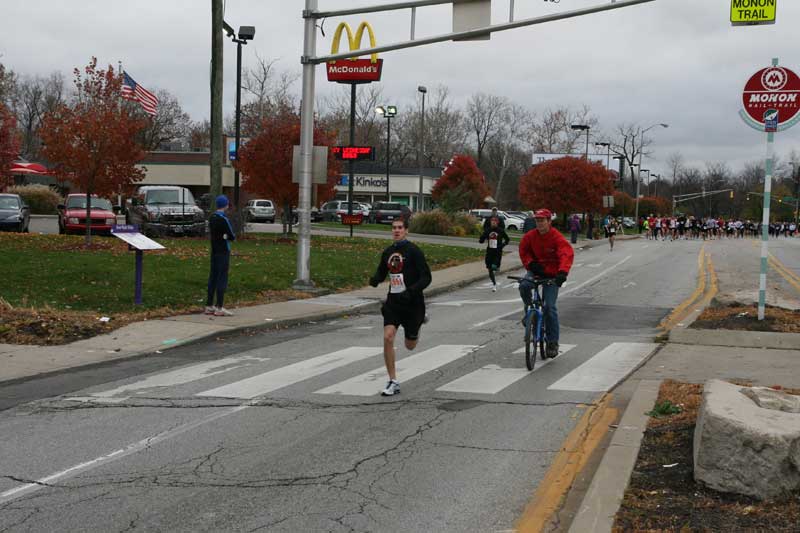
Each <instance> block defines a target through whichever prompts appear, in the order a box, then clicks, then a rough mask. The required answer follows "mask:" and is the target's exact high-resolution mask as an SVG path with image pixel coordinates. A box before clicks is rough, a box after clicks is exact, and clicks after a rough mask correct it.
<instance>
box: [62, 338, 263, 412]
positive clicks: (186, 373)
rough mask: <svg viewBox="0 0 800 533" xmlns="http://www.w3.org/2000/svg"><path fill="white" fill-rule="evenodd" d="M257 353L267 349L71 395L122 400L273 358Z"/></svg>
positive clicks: (86, 398)
mask: <svg viewBox="0 0 800 533" xmlns="http://www.w3.org/2000/svg"><path fill="white" fill-rule="evenodd" d="M256 353H263V348H259V349H258V350H251V351H250V352H245V353H243V354H239V355H237V356H235V357H226V358H224V359H217V360H215V361H207V362H205V363H200V364H196V365H191V366H185V367H182V368H177V369H175V370H171V371H169V372H163V373H161V374H156V375H153V376H149V377H147V378H145V379H142V380H140V381H136V382H134V383H128V384H127V385H120V386H119V387H115V388H113V389H109V390H106V391H102V392H94V393H91V394H90V395H89V396H86V397H70V398H69V399H70V400H85V401H94V402H100V403H120V402H123V401H125V400H127V399H128V398H130V395H131V394H134V393H136V394H140V393H142V392H144V391H146V390H149V389H155V388H161V387H172V386H175V385H183V384H186V383H191V382H192V381H197V380H200V379H205V378H208V377H211V376H216V375H218V374H223V373H225V372H230V371H231V370H236V369H238V368H242V367H245V366H248V365H250V364H254V363H263V362H265V361H269V358H268V357H258V356H257V355H255V354H256ZM248 354H253V355H248ZM123 395H124V396H123Z"/></svg>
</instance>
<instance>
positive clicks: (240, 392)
mask: <svg viewBox="0 0 800 533" xmlns="http://www.w3.org/2000/svg"><path fill="white" fill-rule="evenodd" d="M380 353H383V348H376V347H363V346H352V347H350V348H345V349H344V350H339V351H336V352H333V353H328V354H325V355H320V356H319V357H312V358H311V359H306V360H304V361H300V362H298V363H294V364H291V365H288V366H284V367H281V368H278V369H277V370H272V371H270V372H265V373H264V374H260V375H258V376H253V377H251V378H247V379H243V380H241V381H237V382H235V383H230V384H228V385H223V386H222V387H217V388H215V389H211V390H207V391H203V392H200V393H198V394H196V396H210V397H214V398H242V399H247V400H249V399H252V398H255V397H256V396H260V395H262V394H266V393H268V392H272V391H274V390H277V389H282V388H283V387H288V386H289V385H294V384H295V383H299V382H301V381H305V380H307V379H309V378H312V377H314V376H319V375H320V374H324V373H326V372H330V371H331V370H335V369H336V368H339V367H342V366H345V365H349V364H350V363H354V362H356V361H360V360H362V359H366V358H367V357H372V356H374V355H378V354H380Z"/></svg>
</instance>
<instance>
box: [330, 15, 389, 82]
mask: <svg viewBox="0 0 800 533" xmlns="http://www.w3.org/2000/svg"><path fill="white" fill-rule="evenodd" d="M364 32H366V33H367V35H368V37H369V44H370V47H371V48H374V47H375V32H374V31H372V26H370V25H369V23H368V22H362V23H361V24H359V25H358V28H357V29H356V31H355V33H353V30H352V28H350V25H349V24H347V23H346V22H341V23H339V25H338V26H337V27H336V32H335V33H334V34H333V41H332V43H331V54H337V53H339V44H340V43H341V41H342V37H343V36H344V35H346V39H347V44H348V46H349V47H350V51H351V52H357V51H358V50H359V49H360V48H361V38H362V37H363V36H364ZM357 57H358V54H355V55H354V57H352V58H348V59H344V60H339V61H330V62H329V63H328V66H327V70H328V81H335V82H337V83H371V82H373V81H380V80H381V72H382V70H383V59H378V54H372V55H371V56H370V58H369V59H358V58H357Z"/></svg>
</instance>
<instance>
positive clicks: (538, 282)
mask: <svg viewBox="0 0 800 533" xmlns="http://www.w3.org/2000/svg"><path fill="white" fill-rule="evenodd" d="M507 277H508V279H513V280H514V281H522V280H528V281H530V282H532V283H534V284H536V285H555V283H556V278H526V277H525V276H507Z"/></svg>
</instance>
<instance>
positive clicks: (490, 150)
mask: <svg viewBox="0 0 800 533" xmlns="http://www.w3.org/2000/svg"><path fill="white" fill-rule="evenodd" d="M500 118H501V126H500V128H499V129H498V132H497V134H496V135H495V136H494V138H493V139H491V140H490V142H489V144H488V145H487V150H486V153H487V157H486V158H485V164H484V167H485V168H482V170H484V172H485V173H486V175H487V177H488V178H489V182H490V183H491V184H492V185H493V186H494V194H495V200H497V201H498V202H500V201H501V199H502V198H503V184H504V181H505V178H506V176H508V174H509V173H514V174H516V175H517V176H520V175H522V174H524V173H525V170H526V169H527V168H528V166H530V162H531V158H530V154H529V153H528V151H527V150H525V149H524V148H523V147H524V144H525V139H526V137H527V132H528V131H529V129H530V122H531V121H532V115H531V113H530V112H529V111H528V110H527V109H525V108H524V107H522V106H521V105H519V104H512V103H509V104H508V105H507V106H506V108H505V109H504V110H503V113H502V115H501V117H500Z"/></svg>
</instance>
